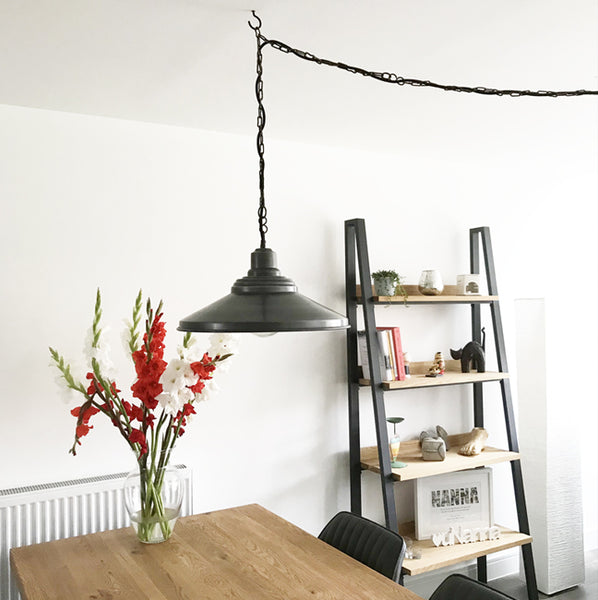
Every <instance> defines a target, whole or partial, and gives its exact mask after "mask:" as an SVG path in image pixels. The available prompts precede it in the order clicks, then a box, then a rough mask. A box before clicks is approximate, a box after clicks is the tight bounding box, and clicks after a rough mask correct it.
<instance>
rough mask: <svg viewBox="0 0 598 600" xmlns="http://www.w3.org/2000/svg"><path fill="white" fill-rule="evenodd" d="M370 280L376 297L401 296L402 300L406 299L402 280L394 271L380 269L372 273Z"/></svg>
mask: <svg viewBox="0 0 598 600" xmlns="http://www.w3.org/2000/svg"><path fill="white" fill-rule="evenodd" d="M372 279H373V280H374V291H375V292H376V296H403V300H405V299H406V298H407V292H406V291H405V288H404V287H403V284H402V279H403V278H402V277H401V276H400V275H399V274H398V273H397V272H396V271H393V270H392V269H390V270H386V269H381V270H379V271H375V272H374V273H372Z"/></svg>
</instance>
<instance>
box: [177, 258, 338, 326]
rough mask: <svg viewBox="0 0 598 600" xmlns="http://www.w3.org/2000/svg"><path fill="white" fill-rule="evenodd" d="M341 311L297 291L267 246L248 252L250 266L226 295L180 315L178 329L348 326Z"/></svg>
mask: <svg viewBox="0 0 598 600" xmlns="http://www.w3.org/2000/svg"><path fill="white" fill-rule="evenodd" d="M348 326H349V322H348V320H347V319H346V317H344V316H343V315H341V314H339V313H337V312H335V311H333V310H330V309H329V308H326V307H325V306H322V305H321V304H318V303H317V302H314V301H313V300H310V299H309V298H308V297H307V296H303V295H302V294H300V293H299V292H298V291H297V286H296V285H295V283H294V282H293V280H291V279H289V278H287V277H284V276H283V275H281V274H280V271H279V270H278V268H277V266H276V254H275V253H274V252H273V251H272V250H270V248H259V249H257V250H255V251H254V252H252V253H251V269H250V270H249V271H248V273H247V276H246V277H242V278H241V279H237V281H235V283H234V285H233V287H232V288H231V293H230V294H228V296H224V297H223V298H220V300H216V302H213V303H212V304H210V305H209V306H206V307H205V308H202V309H201V310H198V311H197V312H195V313H193V314H192V315H189V316H188V317H185V318H184V319H182V320H181V321H180V323H179V327H178V329H179V331H195V332H202V331H205V332H231V333H234V332H251V333H260V332H261V333H274V332H281V331H332V330H338V329H347V327H348Z"/></svg>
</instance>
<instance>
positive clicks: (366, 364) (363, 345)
mask: <svg viewBox="0 0 598 600" xmlns="http://www.w3.org/2000/svg"><path fill="white" fill-rule="evenodd" d="M377 333H378V332H377ZM375 343H377V344H378V369H379V373H380V376H381V378H382V379H383V380H384V381H389V379H388V377H387V375H388V373H387V368H386V362H385V360H384V350H383V347H382V342H381V340H380V336H379V335H376V339H375ZM357 353H358V356H359V362H360V364H361V370H362V372H363V377H364V379H370V377H371V374H370V360H369V353H368V344H367V336H366V332H365V331H358V332H357ZM388 360H389V361H390V357H388ZM388 364H390V362H389V363H388ZM390 373H391V374H392V370H391V371H390ZM390 378H391V379H392V375H391V376H390Z"/></svg>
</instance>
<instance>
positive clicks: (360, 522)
mask: <svg viewBox="0 0 598 600" xmlns="http://www.w3.org/2000/svg"><path fill="white" fill-rule="evenodd" d="M318 537H319V538H320V539H321V540H323V541H324V542H326V543H327V544H330V545H331V546H334V547H335V548H337V549H338V550H340V551H341V552H344V553H345V554H348V555H349V556H351V557H352V558H354V559H355V560H358V561H359V562H360V563H363V564H364V565H366V566H368V567H370V568H371V569H374V570H375V571H378V573H381V574H382V575H384V576H385V577H388V578H389V579H392V580H393V581H396V582H397V583H399V584H401V585H403V575H402V573H401V567H402V565H403V558H404V557H405V542H404V540H403V538H402V537H401V536H400V535H399V534H398V533H395V532H394V531H390V529H386V527H383V526H382V525H379V524H378V523H375V522H374V521H370V520H369V519H366V518H365V517H360V516H359V515H355V514H353V513H350V512H346V511H343V512H340V513H338V514H337V515H335V516H334V517H332V519H331V520H330V521H329V522H328V525H326V527H324V529H322V532H321V533H320V535H319V536H318Z"/></svg>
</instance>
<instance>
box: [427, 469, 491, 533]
mask: <svg viewBox="0 0 598 600" xmlns="http://www.w3.org/2000/svg"><path fill="white" fill-rule="evenodd" d="M493 524H494V523H493V515H492V469H489V468H483V469H469V470H467V471H457V472H455V473H446V474H444V475H436V476H433V477H423V478H422V479H417V480H416V482H415V537H416V538H417V539H418V540H426V539H429V538H431V537H432V536H433V535H436V534H439V533H441V532H443V531H446V530H448V529H449V528H451V527H453V528H458V527H461V528H463V529H475V528H489V527H492V526H493Z"/></svg>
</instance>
